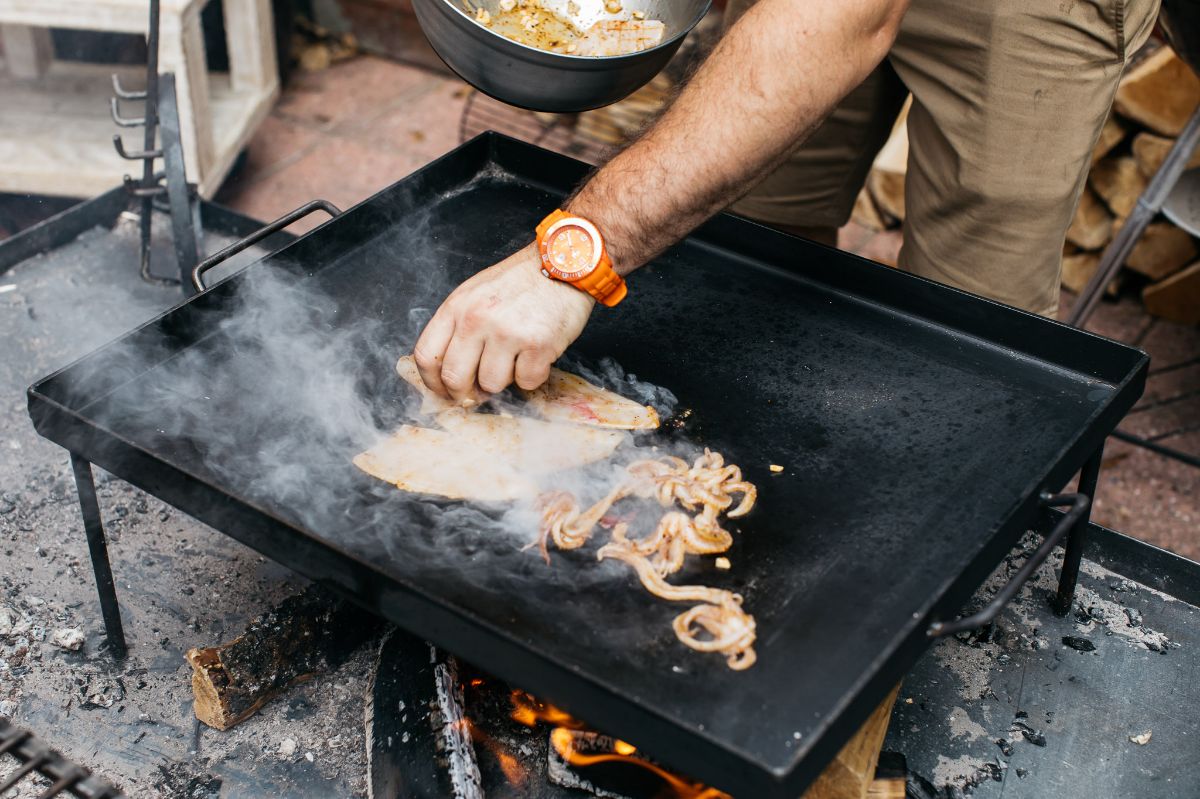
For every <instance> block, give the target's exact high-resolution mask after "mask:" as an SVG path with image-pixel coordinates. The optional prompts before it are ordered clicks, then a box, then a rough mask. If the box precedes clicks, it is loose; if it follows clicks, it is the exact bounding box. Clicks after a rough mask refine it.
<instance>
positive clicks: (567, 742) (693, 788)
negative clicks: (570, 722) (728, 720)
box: [550, 727, 732, 799]
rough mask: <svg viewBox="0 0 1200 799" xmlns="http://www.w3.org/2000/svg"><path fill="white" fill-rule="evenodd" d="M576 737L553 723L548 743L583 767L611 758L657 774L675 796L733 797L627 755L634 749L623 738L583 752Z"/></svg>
mask: <svg viewBox="0 0 1200 799" xmlns="http://www.w3.org/2000/svg"><path fill="white" fill-rule="evenodd" d="M575 737H576V733H575V732H573V731H572V730H569V729H567V728H566V727H555V728H554V729H553V730H552V731H551V732H550V743H551V744H552V745H553V746H554V749H555V751H556V752H558V754H559V755H560V756H561V757H562V759H563V760H565V761H567V762H568V763H570V764H571V765H572V766H583V767H586V766H593V765H595V764H597V763H612V762H621V763H628V764H630V765H635V766H639V767H641V768H644V769H646V770H648V771H651V772H653V773H654V774H656V775H658V777H659V778H660V779H662V781H663V782H665V783H666V784H667V785H668V786H670V788H671V790H672V791H673V792H674V796H675V797H678V799H732V797H730V796H729V794H727V793H725V792H723V791H718V790H717V789H716V788H708V787H705V786H703V785H696V784H694V783H691V782H687V781H686V780H682V779H680V778H679V777H676V776H675V775H674V774H672V773H671V772H669V771H667V770H666V769H664V768H662V767H660V766H657V765H655V764H654V763H650V762H648V761H646V760H642V759H641V758H636V757H630V756H629V755H631V754H633V753H634V752H636V751H637V749H635V748H634V747H633V746H630V745H629V744H627V743H625V742H624V741H617V742H616V743H615V744H614V745H613V749H614V750H615V751H614V752H611V753H607V752H602V753H599V754H589V755H585V754H583V753H582V752H580V751H579V750H578V749H576V748H575ZM623 750H624V751H623Z"/></svg>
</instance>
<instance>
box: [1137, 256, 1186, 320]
mask: <svg viewBox="0 0 1200 799" xmlns="http://www.w3.org/2000/svg"><path fill="white" fill-rule="evenodd" d="M1142 303H1143V304H1144V305H1145V306H1146V310H1147V311H1148V312H1149V313H1151V314H1153V315H1154V316H1158V317H1161V318H1163V319H1169V320H1171V321H1172V322H1179V323H1180V324H1184V325H1196V324H1200V261H1198V262H1196V263H1194V264H1192V265H1191V266H1189V267H1188V268H1187V269H1184V270H1183V271H1182V272H1176V273H1175V274H1173V275H1171V276H1170V277H1169V278H1167V279H1166V280H1162V281H1160V282H1158V283H1155V284H1154V285H1152V286H1147V287H1146V289H1145V290H1144V291H1143V292H1142Z"/></svg>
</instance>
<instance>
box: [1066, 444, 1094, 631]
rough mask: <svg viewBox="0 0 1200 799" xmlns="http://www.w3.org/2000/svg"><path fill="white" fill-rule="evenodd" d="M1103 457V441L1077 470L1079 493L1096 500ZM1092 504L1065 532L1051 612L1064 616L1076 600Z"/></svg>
mask: <svg viewBox="0 0 1200 799" xmlns="http://www.w3.org/2000/svg"><path fill="white" fill-rule="evenodd" d="M1103 458H1104V445H1103V444H1101V445H1100V446H1099V447H1098V448H1097V449H1096V451H1095V452H1094V453H1092V457H1090V458H1088V460H1087V462H1086V463H1084V464H1083V470H1082V471H1080V472H1079V493H1080V494H1085V495H1086V496H1087V497H1088V498H1089V499H1091V500H1092V501H1093V502H1095V499H1096V481H1097V480H1099V478H1100V461H1101V460H1102V459H1103ZM1091 516H1092V508H1091V506H1090V505H1089V506H1088V509H1087V511H1085V512H1084V514H1083V515H1082V516H1080V517H1079V521H1077V522H1076V523H1075V526H1074V527H1073V528H1072V529H1071V531H1070V532H1069V533H1067V545H1066V551H1065V552H1064V553H1063V564H1062V574H1061V575H1060V576H1059V578H1058V596H1057V597H1055V600H1054V612H1055V613H1057V614H1058V615H1059V616H1066V615H1067V614H1068V613H1070V612H1071V604H1072V603H1073V602H1074V601H1075V585H1076V583H1078V582H1079V561H1080V560H1082V559H1083V547H1084V544H1085V543H1086V538H1087V528H1088V522H1089V521H1090V520H1091Z"/></svg>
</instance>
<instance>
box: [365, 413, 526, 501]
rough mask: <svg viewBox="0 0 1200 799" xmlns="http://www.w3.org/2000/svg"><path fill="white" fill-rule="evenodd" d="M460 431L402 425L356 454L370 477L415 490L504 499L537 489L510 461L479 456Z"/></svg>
mask: <svg viewBox="0 0 1200 799" xmlns="http://www.w3.org/2000/svg"><path fill="white" fill-rule="evenodd" d="M467 444H468V442H466V441H464V440H463V439H462V438H461V437H459V436H456V435H455V434H453V433H447V432H445V431H444V430H431V429H429V428H426V427H412V426H410V425H405V426H404V427H401V428H400V429H399V430H397V431H396V432H395V433H393V434H392V435H391V436H389V437H388V438H386V439H384V440H383V441H381V442H379V443H378V444H376V445H375V446H373V447H371V448H370V449H369V450H367V451H366V452H363V453H360V454H358V455H356V456H355V457H354V465H355V466H357V467H358V468H360V469H362V470H363V471H364V472H366V473H367V474H369V475H371V476H372V477H377V478H379V479H380V480H383V481H385V482H388V483H391V484H392V485H394V486H396V487H397V488H399V489H401V490H403V491H410V492H412V493H414V494H436V495H438V496H443V497H448V498H450V499H471V500H476V501H479V502H505V501H510V500H514V499H520V498H521V497H528V496H533V495H535V494H536V493H537V486H536V485H535V484H534V482H533V481H532V480H531V479H529V478H527V477H523V476H522V475H520V474H518V473H517V470H516V468H515V467H514V466H513V464H512V463H510V462H507V461H505V460H503V459H499V458H482V457H480V453H479V451H478V450H472V449H471V448H470V447H469V446H468V445H467Z"/></svg>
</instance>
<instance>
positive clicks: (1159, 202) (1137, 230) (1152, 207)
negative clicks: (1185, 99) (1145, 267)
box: [1067, 106, 1200, 327]
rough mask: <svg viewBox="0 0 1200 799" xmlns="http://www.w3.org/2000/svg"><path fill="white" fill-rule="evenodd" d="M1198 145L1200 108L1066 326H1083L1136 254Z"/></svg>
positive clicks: (1106, 253) (1116, 238)
mask: <svg viewBox="0 0 1200 799" xmlns="http://www.w3.org/2000/svg"><path fill="white" fill-rule="evenodd" d="M1198 142H1200V106H1197V108H1196V110H1195V111H1193V112H1192V116H1191V118H1190V119H1188V121H1187V124H1186V125H1185V126H1184V128H1183V132H1182V133H1180V134H1179V138H1178V139H1176V140H1175V144H1174V146H1173V147H1171V151H1170V152H1169V153H1167V157H1166V160H1164V161H1163V163H1162V166H1160V167H1159V168H1158V171H1157V172H1155V173H1154V177H1153V178H1151V179H1150V185H1148V186H1147V187H1146V190H1145V191H1144V192H1142V196H1141V197H1138V201H1137V205H1135V206H1134V208H1133V213H1131V214H1130V215H1129V218H1128V219H1127V220H1125V224H1124V225H1122V226H1121V229H1120V230H1119V231H1117V235H1116V236H1114V237H1113V240H1112V243H1111V244H1109V245H1108V247H1107V248H1106V249H1105V250H1104V254H1103V255H1102V256H1101V257H1100V263H1099V265H1098V266H1097V267H1096V273H1095V274H1094V275H1092V279H1091V280H1089V281H1088V284H1087V286H1085V287H1084V289H1083V291H1082V292H1081V293H1080V294H1079V297H1078V298H1077V299H1076V300H1075V306H1074V307H1073V308H1072V309H1071V315H1070V316H1069V317H1068V318H1067V324H1069V325H1072V326H1073V327H1082V326H1083V325H1084V324H1085V323H1086V322H1087V320H1088V317H1089V316H1091V315H1092V311H1093V310H1095V308H1096V303H1098V302H1099V301H1100V297H1101V296H1102V295H1103V294H1104V289H1105V287H1106V286H1108V283H1109V281H1110V280H1112V279H1113V276H1114V275H1116V273H1117V270H1118V269H1120V268H1121V267H1122V266H1123V265H1124V263H1125V259H1126V258H1128V257H1129V253H1131V252H1133V247H1134V245H1135V244H1137V243H1138V239H1140V238H1141V237H1142V233H1144V232H1145V230H1146V226H1147V225H1149V224H1150V221H1151V220H1152V219H1154V217H1155V216H1157V215H1158V212H1159V211H1161V210H1162V207H1163V203H1164V202H1166V200H1167V195H1168V194H1170V193H1171V189H1173V188H1175V184H1176V183H1178V182H1179V176H1180V175H1182V174H1183V170H1184V169H1185V168H1186V167H1187V162H1188V159H1190V158H1191V157H1192V152H1193V151H1194V150H1195V149H1196V144H1197V143H1198Z"/></svg>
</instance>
